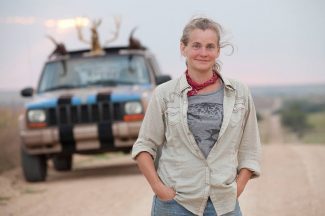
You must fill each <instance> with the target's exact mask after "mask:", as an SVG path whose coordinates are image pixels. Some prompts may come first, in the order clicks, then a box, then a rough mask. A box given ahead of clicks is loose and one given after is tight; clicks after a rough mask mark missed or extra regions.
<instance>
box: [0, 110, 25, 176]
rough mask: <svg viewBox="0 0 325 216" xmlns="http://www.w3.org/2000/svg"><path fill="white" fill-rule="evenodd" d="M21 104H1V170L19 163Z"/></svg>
mask: <svg viewBox="0 0 325 216" xmlns="http://www.w3.org/2000/svg"><path fill="white" fill-rule="evenodd" d="M21 111H22V109H21V107H19V106H10V107H9V106H0V116H1V118H0V148H1V149H0V172H3V171H5V170H8V169H11V168H13V167H16V166H17V165H18V164H19V145H20V143H19V142H20V139H19V133H18V116H19V113H20V112H21Z"/></svg>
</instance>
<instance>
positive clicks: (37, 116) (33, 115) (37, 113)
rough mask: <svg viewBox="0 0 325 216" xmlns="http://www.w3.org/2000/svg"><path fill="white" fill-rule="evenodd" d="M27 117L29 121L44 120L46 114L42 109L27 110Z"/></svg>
mask: <svg viewBox="0 0 325 216" xmlns="http://www.w3.org/2000/svg"><path fill="white" fill-rule="evenodd" d="M27 118H28V121H29V122H31V123H38V122H45V120H46V114H45V111H44V110H29V111H28V113H27Z"/></svg>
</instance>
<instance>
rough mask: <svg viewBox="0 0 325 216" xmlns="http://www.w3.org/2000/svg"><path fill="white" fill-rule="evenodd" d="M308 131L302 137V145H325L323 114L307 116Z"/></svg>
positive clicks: (324, 113)
mask: <svg viewBox="0 0 325 216" xmlns="http://www.w3.org/2000/svg"><path fill="white" fill-rule="evenodd" d="M307 122H308V124H309V125H310V129H309V130H308V132H307V133H306V134H305V136H304V137H303V142H304V143H325V112H318V113H312V114H308V116H307Z"/></svg>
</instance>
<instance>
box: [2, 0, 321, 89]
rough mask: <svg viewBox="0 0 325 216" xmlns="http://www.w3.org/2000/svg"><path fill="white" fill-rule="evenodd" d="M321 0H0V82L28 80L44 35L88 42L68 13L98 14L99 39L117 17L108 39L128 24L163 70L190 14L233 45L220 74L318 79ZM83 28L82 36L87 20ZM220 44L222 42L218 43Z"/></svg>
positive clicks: (170, 67) (6, 85)
mask: <svg viewBox="0 0 325 216" xmlns="http://www.w3.org/2000/svg"><path fill="white" fill-rule="evenodd" d="M324 11H325V1H322V0H273V1H270V0H227V1H226V0H223V1H221V0H186V1H185V0H183V1H181V0H178V1H177V0H176V1H171V0H164V1H152V0H135V1H131V0H128V1H127V0H119V1H116V0H115V1H113V0H102V1H100V0H91V1H86V0H84V1H77V0H69V1H63V0H52V1H42V0H29V1H28V0H11V1H1V3H0V50H1V51H0V78H1V79H0V89H21V88H23V87H26V86H36V83H37V81H38V77H39V74H40V72H41V69H42V65H43V62H44V61H45V60H46V58H47V56H48V54H49V53H50V52H51V51H52V50H53V48H54V46H53V44H52V43H51V42H50V41H49V40H48V39H47V38H46V37H45V35H46V34H49V35H51V36H53V37H54V38H56V39H57V40H58V41H63V42H64V43H65V45H66V47H67V48H68V49H69V50H75V49H79V48H88V47H87V45H86V44H83V43H82V42H80V41H79V40H78V39H77V33H76V29H75V28H74V27H73V26H72V25H71V23H73V19H75V18H76V17H78V16H79V17H80V16H87V17H89V18H91V19H96V18H97V19H98V18H101V19H102V20H103V21H102V24H101V25H100V26H99V32H100V39H101V42H104V41H105V40H107V39H108V38H109V37H110V36H111V35H110V32H111V31H113V30H114V22H113V20H114V16H120V17H121V19H122V25H121V29H120V36H119V38H118V40H116V41H115V42H113V43H112V44H111V46H115V45H126V44H127V40H128V35H129V32H130V31H131V29H132V28H133V27H135V26H138V30H137V31H136V33H135V36H136V37H137V38H138V39H140V40H141V41H142V43H143V44H144V45H145V46H146V47H148V48H149V49H151V50H152V52H154V53H155V54H156V57H157V59H158V61H159V64H160V66H161V68H162V70H163V72H164V73H167V74H171V75H172V76H173V77H177V76H179V75H180V74H181V73H183V72H184V70H185V67H184V59H183V58H182V57H181V55H180V52H179V38H180V37H181V33H182V29H183V27H184V25H185V24H186V23H187V22H188V21H189V20H190V19H191V17H193V16H195V15H204V16H208V17H210V18H212V19H214V20H216V21H217V22H219V23H220V24H221V25H222V26H223V27H224V28H225V29H226V33H227V34H226V38H227V39H228V41H229V42H231V43H232V44H233V45H234V47H235V48H236V49H235V52H234V54H233V55H231V56H227V55H225V54H223V55H221V61H222V62H223V67H222V74H223V75H224V76H227V77H231V78H235V79H239V80H241V81H243V82H244V83H247V84H249V85H279V84H280V85H282V84H311V83H325V13H324ZM83 32H84V36H85V37H86V38H89V37H90V34H89V29H88V27H85V28H84V29H83ZM225 51H227V50H225Z"/></svg>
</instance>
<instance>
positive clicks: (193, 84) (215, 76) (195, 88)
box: [185, 70, 219, 97]
mask: <svg viewBox="0 0 325 216" xmlns="http://www.w3.org/2000/svg"><path fill="white" fill-rule="evenodd" d="M185 74H186V79H187V82H188V84H189V85H190V86H191V87H192V90H191V91H189V92H187V96H189V97H190V96H193V95H196V94H197V93H198V91H199V90H201V89H203V88H205V87H207V86H209V85H211V84H213V83H215V82H216V81H217V80H218V79H219V76H218V74H217V73H216V72H215V71H213V75H212V77H211V78H210V79H209V80H207V81H205V82H204V83H202V84H200V83H197V82H195V81H194V80H192V79H191V77H190V75H189V74H188V70H186V72H185Z"/></svg>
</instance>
